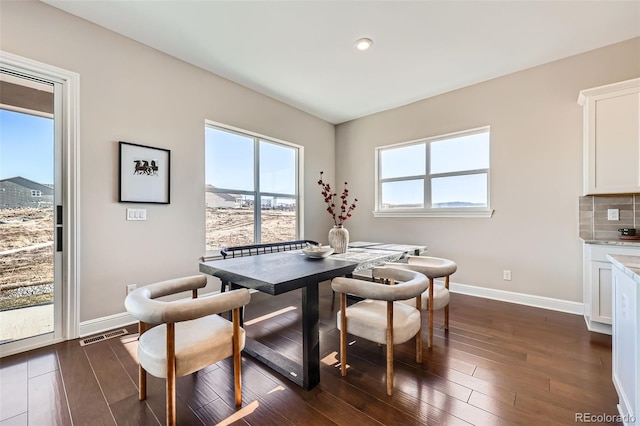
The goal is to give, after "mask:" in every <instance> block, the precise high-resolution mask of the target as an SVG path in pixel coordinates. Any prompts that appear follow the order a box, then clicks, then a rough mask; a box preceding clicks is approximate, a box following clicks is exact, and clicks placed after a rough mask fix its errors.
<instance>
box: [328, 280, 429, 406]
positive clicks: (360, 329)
mask: <svg viewBox="0 0 640 426" xmlns="http://www.w3.org/2000/svg"><path fill="white" fill-rule="evenodd" d="M373 272H374V274H375V275H376V276H377V277H382V278H385V279H386V280H388V284H383V283H372V282H368V281H363V280H358V279H354V278H344V277H338V278H334V279H333V280H332V281H331V287H332V288H333V290H334V291H335V292H336V293H339V294H340V311H339V312H338V314H337V315H338V317H337V319H338V329H339V330H340V364H341V365H340V373H341V374H342V376H346V374H347V333H349V334H352V335H355V336H358V337H362V338H363V339H367V340H371V341H374V342H376V343H379V344H386V345H387V395H391V394H392V393H393V345H394V344H400V343H404V342H406V341H408V340H409V339H411V338H413V337H414V336H415V338H416V362H418V363H421V362H422V341H421V327H422V318H421V310H420V308H419V307H420V306H421V301H420V298H421V294H422V293H423V292H424V291H425V290H426V289H427V286H428V285H429V284H428V281H427V278H426V277H425V276H424V275H422V274H420V273H418V272H415V271H409V270H403V269H396V268H373ZM396 281H401V282H399V283H396ZM347 294H352V295H354V296H358V297H362V298H365V300H362V301H360V302H358V303H356V304H354V305H352V306H349V307H348V308H347ZM407 299H414V300H413V304H414V305H413V306H408V305H405V304H401V303H397V302H396V301H398V300H407Z"/></svg>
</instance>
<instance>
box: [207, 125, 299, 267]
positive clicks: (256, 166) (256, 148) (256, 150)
mask: <svg viewBox="0 0 640 426" xmlns="http://www.w3.org/2000/svg"><path fill="white" fill-rule="evenodd" d="M207 128H212V129H215V130H219V131H223V132H227V133H233V134H236V135H238V136H242V137H246V138H251V139H253V174H254V176H253V189H254V190H253V191H248V190H238V189H233V188H215V189H214V190H213V191H211V192H213V193H225V194H226V193H234V194H239V195H250V196H253V203H254V223H253V236H254V242H253V243H252V244H261V243H262V234H261V232H260V230H261V226H262V214H261V210H262V208H261V206H262V198H263V197H280V198H294V199H295V203H296V210H295V212H296V229H295V232H296V239H301V238H302V234H303V229H304V223H303V217H304V214H303V206H302V202H301V201H302V193H301V192H302V191H301V188H302V187H303V186H302V178H301V176H303V158H304V147H303V146H301V145H298V144H294V143H291V142H287V141H283V140H281V139H277V138H274V137H271V136H266V135H262V134H259V133H256V132H251V131H249V130H244V129H240V128H237V127H233V126H229V125H226V124H222V123H218V122H214V121H211V120H205V132H206V129H207ZM261 141H264V142H266V143H273V144H276V145H280V146H284V147H287V148H291V149H294V150H295V153H296V155H295V157H296V158H295V182H294V192H295V193H294V194H285V193H276V192H266V191H260V142H261ZM205 151H206V137H205ZM204 166H205V178H206V167H207V165H206V156H205V165H204ZM204 183H205V186H206V179H205V182H204ZM205 194H206V191H205ZM205 204H206V203H205ZM206 232H207V231H206V227H205V252H206V256H212V255H218V254H219V249H220V248H222V247H217V248H216V249H214V250H206Z"/></svg>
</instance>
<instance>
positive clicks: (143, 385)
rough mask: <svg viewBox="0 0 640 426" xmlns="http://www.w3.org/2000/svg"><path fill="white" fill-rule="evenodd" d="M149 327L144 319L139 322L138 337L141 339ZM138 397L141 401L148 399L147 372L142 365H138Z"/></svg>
mask: <svg viewBox="0 0 640 426" xmlns="http://www.w3.org/2000/svg"><path fill="white" fill-rule="evenodd" d="M147 329H148V326H147V324H146V323H144V322H142V321H140V322H139V323H138V339H140V336H142V335H143V334H144V332H145V331H147ZM138 399H139V400H140V401H144V400H145V399H147V372H146V371H145V369H144V368H142V365H138Z"/></svg>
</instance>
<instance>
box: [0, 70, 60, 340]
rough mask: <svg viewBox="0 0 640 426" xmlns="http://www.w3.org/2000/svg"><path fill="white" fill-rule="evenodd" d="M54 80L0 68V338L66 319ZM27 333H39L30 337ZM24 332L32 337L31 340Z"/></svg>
mask: <svg viewBox="0 0 640 426" xmlns="http://www.w3.org/2000/svg"><path fill="white" fill-rule="evenodd" d="M57 90H59V88H57V87H56V83H55V82H50V81H43V80H39V79H37V78H34V77H33V76H28V75H17V74H14V73H7V72H4V71H3V72H2V73H0V235H1V236H2V237H1V238H0V345H3V346H4V345H9V344H12V343H13V342H16V341H22V342H21V343H20V344H22V345H26V346H38V341H43V340H50V339H53V338H54V337H55V336H56V333H58V334H59V330H56V328H57V327H59V325H60V324H61V318H62V307H61V306H62V304H61V288H62V283H61V281H62V280H61V275H62V274H61V268H60V264H61V261H62V251H61V250H62V244H61V243H62V240H61V238H60V239H59V238H57V236H58V235H60V236H61V235H62V232H61V231H62V228H61V226H62V222H61V220H62V214H61V212H62V205H61V197H60V194H59V192H60V191H59V188H60V187H61V186H60V175H61V166H60V164H61V159H60V157H61V156H60V150H61V149H60V146H61V142H60V140H61V129H60V127H61V126H60V124H59V123H57V122H56V117H55V112H56V91H57ZM28 339H31V340H33V342H32V343H29V342H28ZM25 340H26V341H25Z"/></svg>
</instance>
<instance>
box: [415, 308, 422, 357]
mask: <svg viewBox="0 0 640 426" xmlns="http://www.w3.org/2000/svg"><path fill="white" fill-rule="evenodd" d="M416 308H417V309H418V312H420V329H418V334H416V362H417V363H418V364H422V296H420V295H418V297H416Z"/></svg>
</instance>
